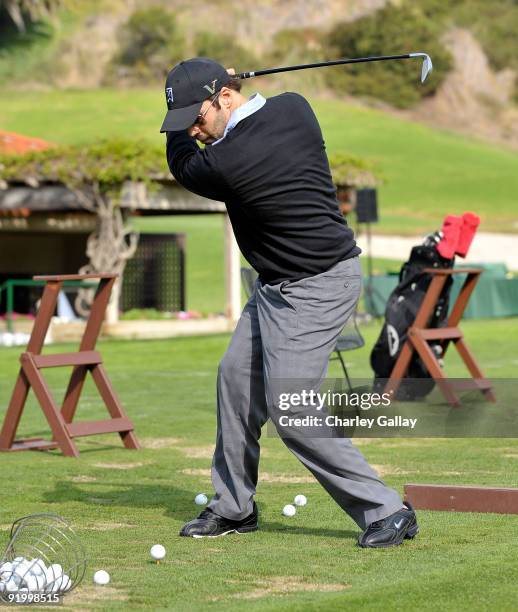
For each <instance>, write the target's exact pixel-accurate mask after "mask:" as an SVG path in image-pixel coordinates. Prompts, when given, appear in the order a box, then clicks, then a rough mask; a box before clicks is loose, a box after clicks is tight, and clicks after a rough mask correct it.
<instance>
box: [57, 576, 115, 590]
mask: <svg viewBox="0 0 518 612" xmlns="http://www.w3.org/2000/svg"><path fill="white" fill-rule="evenodd" d="M108 579H109V578H108ZM71 586H72V581H71V580H70V578H69V577H68V576H67V575H66V574H63V576H61V577H60V578H58V579H57V580H56V584H55V585H54V588H55V589H56V591H61V592H63V593H64V592H65V591H68V590H69V589H70V587H71ZM52 590H53V591H54V589H52Z"/></svg>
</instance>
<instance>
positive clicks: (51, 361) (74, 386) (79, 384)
mask: <svg viewBox="0 0 518 612" xmlns="http://www.w3.org/2000/svg"><path fill="white" fill-rule="evenodd" d="M89 279H99V285H98V287H97V291H96V293H95V297H94V301H93V304H92V308H91V311H90V317H89V318H88V321H87V323H86V328H85V331H84V334H83V338H82V340H81V344H80V346H79V351H78V352H77V353H61V354H56V355H42V354H41V350H42V347H43V343H44V340H45V336H46V335H47V331H48V329H49V325H50V321H51V318H52V316H53V315H54V311H55V309H56V304H57V300H58V296H59V292H60V291H61V288H62V286H63V283H64V282H65V281H83V280H89ZM116 279H117V275H116V274H81V275H79V274H77V275H75V274H74V275H63V276H35V277H34V280H40V281H45V282H46V283H47V284H46V285H45V290H44V292H43V297H42V299H41V305H40V308H39V310H38V314H37V315H36V320H35V321H34V326H33V328H32V333H31V337H30V340H29V344H28V345H27V350H26V352H24V353H22V354H21V356H20V362H21V364H22V367H21V368H20V372H19V374H18V378H17V380H16V384H15V387H14V390H13V394H12V396H11V401H10V403H9V407H8V409H7V414H6V416H5V419H4V424H3V427H2V430H1V432H0V451H20V450H49V449H53V448H58V447H59V448H60V449H61V450H62V451H63V454H64V455H66V456H68V457H79V451H78V449H77V446H76V445H75V443H74V440H73V438H78V437H81V436H92V435H96V434H102V433H118V434H120V436H121V438H122V441H123V443H124V446H125V447H126V448H131V449H138V448H139V443H138V441H137V438H136V436H135V434H134V432H133V424H132V422H131V421H130V419H128V417H127V416H126V415H125V413H124V410H123V408H122V406H121V404H120V402H119V400H118V398H117V396H116V394H115V391H114V390H113V387H112V386H111V383H110V381H109V379H108V376H107V374H106V371H105V370H104V367H103V363H102V357H101V355H100V353H99V352H97V351H96V350H95V345H96V342H97V338H98V336H99V333H100V331H101V326H102V323H103V320H104V314H105V312H106V308H107V306H108V301H109V299H110V294H111V291H112V288H113V285H114V283H115V280H116ZM61 366H73V368H74V369H73V371H72V375H71V377H70V382H69V383H68V387H67V390H66V393H65V399H64V402H63V407H62V408H61V410H60V409H59V407H58V406H57V405H56V403H55V401H54V398H53V397H52V394H51V392H50V389H49V388H48V386H47V383H46V382H45V380H44V378H43V376H42V374H41V372H40V370H41V369H43V368H54V367H61ZM88 372H91V374H92V377H93V379H94V382H95V384H96V386H97V389H98V390H99V393H100V394H101V397H102V399H103V400H104V403H105V404H106V407H107V409H108V411H109V413H110V416H111V418H110V419H107V420H104V421H90V422H86V423H72V420H73V419H74V415H75V412H76V408H77V404H78V402H79V397H80V395H81V391H82V389H83V385H84V382H85V379H86V375H87V373H88ZM31 387H32V388H33V390H34V393H35V395H36V397H37V399H38V401H39V403H40V406H41V408H42V410H43V412H44V414H45V417H46V418H47V421H48V423H49V425H50V428H51V430H52V434H53V439H52V440H50V441H49V440H43V439H41V438H31V439H26V440H15V435H16V430H17V429H18V425H19V423H20V419H21V416H22V413H23V409H24V406H25V402H26V400H27V395H28V393H29V390H30V388H31Z"/></svg>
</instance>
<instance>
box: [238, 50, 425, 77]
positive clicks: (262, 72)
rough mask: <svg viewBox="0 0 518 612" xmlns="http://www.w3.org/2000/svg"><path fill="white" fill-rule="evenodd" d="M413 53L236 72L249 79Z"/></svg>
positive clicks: (399, 57) (406, 54) (407, 55)
mask: <svg viewBox="0 0 518 612" xmlns="http://www.w3.org/2000/svg"><path fill="white" fill-rule="evenodd" d="M413 57H415V54H412V53H405V54H403V55H381V56H378V57H359V58H354V59H338V60H331V61H328V62H317V63H315V64H299V65H298V66H284V67H283V68H268V69H266V70H256V71H254V72H240V73H238V74H236V76H237V77H239V78H240V79H250V78H252V77H256V76H263V75H265V74H276V73H278V72H291V71H293V70H304V69H306V68H322V67H323V66H340V65H342V64H359V63H361V62H381V61H384V60H399V59H411V58H413Z"/></svg>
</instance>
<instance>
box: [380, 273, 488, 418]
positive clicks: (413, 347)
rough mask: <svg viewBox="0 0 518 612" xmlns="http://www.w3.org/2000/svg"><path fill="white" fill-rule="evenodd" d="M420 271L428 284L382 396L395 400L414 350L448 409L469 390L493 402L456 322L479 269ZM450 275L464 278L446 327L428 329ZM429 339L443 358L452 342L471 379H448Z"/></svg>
mask: <svg viewBox="0 0 518 612" xmlns="http://www.w3.org/2000/svg"><path fill="white" fill-rule="evenodd" d="M424 272H426V273H428V274H431V275H433V278H432V282H431V283H430V285H429V287H428V290H427V292H426V294H425V297H424V300H423V303H422V304H421V307H420V308H419V311H418V313H417V316H416V318H415V321H414V324H413V325H412V326H411V327H410V328H409V330H408V337H407V340H406V342H405V344H404V346H403V348H402V349H401V352H400V354H399V357H398V358H397V361H396V363H395V365H394V368H393V369H392V372H391V374H390V378H389V379H388V381H387V383H386V385H385V389H384V391H385V393H390V392H391V393H393V397H396V393H397V390H398V389H399V386H400V385H401V382H402V379H403V378H404V376H405V374H406V372H407V370H408V367H409V365H410V362H411V360H412V357H413V354H414V351H415V352H417V353H418V355H419V357H420V358H421V359H422V361H423V363H424V365H425V367H426V369H427V370H428V372H429V373H430V375H431V377H432V378H433V379H434V380H435V382H436V383H437V385H438V386H439V388H440V389H441V391H442V393H443V394H444V397H445V398H446V400H447V401H448V402H449V403H450V404H451V405H452V406H460V399H459V398H458V396H457V395H456V393H455V391H469V390H472V389H478V390H480V391H481V392H482V393H483V394H484V396H485V398H486V399H487V400H488V401H490V402H494V401H496V400H495V396H494V394H493V392H492V385H491V382H490V381H489V380H487V379H486V378H484V375H483V374H482V371H481V369H480V368H479V366H478V364H477V362H476V360H475V357H474V356H473V354H472V353H471V351H470V350H469V348H468V346H467V344H466V342H465V340H464V337H463V334H462V332H461V330H460V328H459V322H460V320H461V317H462V314H463V313H464V310H465V309H466V306H467V305H468V301H469V298H470V297H471V294H472V293H473V290H474V289H475V285H476V284H477V282H478V279H479V278H480V274H481V272H482V270H481V269H479V268H465V269H462V270H461V269H457V270H451V269H446V270H442V269H439V270H438V269H436V268H426V269H425V270H424ZM452 274H467V277H466V280H465V281H464V284H463V285H462V288H461V290H460V293H459V295H458V297H457V301H456V302H455V304H454V306H453V309H452V311H451V313H450V316H449V317H448V323H447V325H446V327H437V328H428V324H429V322H430V318H431V316H432V313H433V311H434V310H435V308H436V305H437V301H438V300H439V297H440V295H441V292H442V290H443V287H444V285H445V284H446V281H447V280H448V278H449V277H450V276H451V275H452ZM429 340H440V342H441V348H442V355H443V356H444V355H445V354H446V350H447V348H448V344H449V343H450V342H453V343H454V345H455V348H456V349H457V351H458V352H459V355H460V356H461V358H462V359H463V361H464V363H465V364H466V367H467V368H468V370H469V372H470V374H471V376H472V378H473V380H471V381H469V380H462V381H452V380H448V378H447V376H446V375H445V373H444V371H443V370H442V368H441V366H440V365H439V362H438V359H437V357H436V355H435V353H434V352H433V351H432V349H431V348H430V346H429V344H428V341H429Z"/></svg>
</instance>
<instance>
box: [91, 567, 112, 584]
mask: <svg viewBox="0 0 518 612" xmlns="http://www.w3.org/2000/svg"><path fill="white" fill-rule="evenodd" d="M94 582H95V584H99V585H101V586H104V585H105V584H108V583H109V582H110V574H108V572H106V571H104V570H97V571H96V572H95V574H94Z"/></svg>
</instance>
